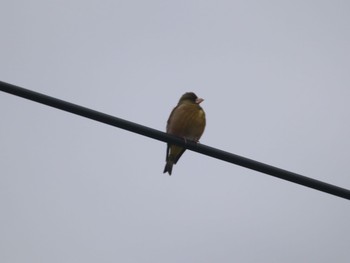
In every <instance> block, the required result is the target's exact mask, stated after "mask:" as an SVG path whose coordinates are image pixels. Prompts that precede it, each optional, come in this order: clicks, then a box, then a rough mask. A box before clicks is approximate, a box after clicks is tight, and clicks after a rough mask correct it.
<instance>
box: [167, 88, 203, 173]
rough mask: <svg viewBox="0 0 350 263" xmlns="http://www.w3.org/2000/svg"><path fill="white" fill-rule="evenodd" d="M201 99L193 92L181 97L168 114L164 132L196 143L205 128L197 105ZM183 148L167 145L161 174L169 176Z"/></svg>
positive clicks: (201, 110) (201, 113)
mask: <svg viewBox="0 0 350 263" xmlns="http://www.w3.org/2000/svg"><path fill="white" fill-rule="evenodd" d="M202 101H203V99H201V98H198V97H197V95H196V94H194V93H193V92H187V93H185V94H184V95H182V96H181V98H180V100H179V102H178V104H177V106H176V107H175V108H174V109H173V110H172V112H171V113H170V116H169V119H168V122H167V126H166V132H167V133H169V134H172V135H175V136H178V137H181V138H183V139H185V140H191V141H195V142H198V141H199V138H200V137H201V136H202V134H203V132H204V128H205V123H206V120H205V113H204V111H203V109H202V107H201V106H199V104H200V103H201V102H202ZM185 150H186V149H185V148H183V147H181V146H177V145H173V144H169V143H168V145H167V150H166V165H165V168H164V171H163V173H166V172H167V173H168V174H169V175H171V172H172V169H173V165H174V164H176V163H177V161H178V160H179V159H180V157H181V155H182V154H183V153H184V152H185Z"/></svg>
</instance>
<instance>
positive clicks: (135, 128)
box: [0, 81, 350, 200]
mask: <svg viewBox="0 0 350 263" xmlns="http://www.w3.org/2000/svg"><path fill="white" fill-rule="evenodd" d="M0 90H1V91H4V92H7V93H10V94H13V95H16V96H19V97H22V98H26V99H29V100H32V101H36V102H39V103H42V104H45V105H48V106H51V107H54V108H57V109H61V110H64V111H68V112H71V113H74V114H77V115H80V116H84V117H86V118H89V119H92V120H95V121H99V122H103V123H106V124H109V125H112V126H115V127H118V128H122V129H125V130H128V131H131V132H134V133H138V134H141V135H144V136H147V137H150V138H153V139H156V140H160V141H163V142H169V143H173V144H177V145H180V146H183V147H185V148H187V149H189V150H192V151H195V152H198V153H202V154H205V155H207V156H211V157H214V158H217V159H220V160H223V161H226V162H230V163H233V164H237V165H240V166H243V167H246V168H249V169H252V170H255V171H258V172H262V173H265V174H269V175H272V176H275V177H278V178H280V179H284V180H287V181H290V182H294V183H297V184H300V185H304V186H306V187H310V188H313V189H316V190H319V191H322V192H325V193H329V194H332V195H335V196H338V197H342V198H345V199H348V200H350V190H348V189H345V188H341V187H338V186H335V185H332V184H328V183H325V182H322V181H319V180H316V179H312V178H309V177H306V176H303V175H300V174H296V173H292V172H289V171H286V170H283V169H280V168H277V167H274V166H271V165H267V164H264V163H260V162H257V161H254V160H251V159H248V158H245V157H242V156H239V155H236V154H232V153H229V152H225V151H222V150H219V149H215V148H213V147H210V146H206V145H203V144H196V143H195V142H191V141H186V142H185V141H184V140H183V139H182V138H178V137H175V136H172V135H169V134H167V133H164V132H161V131H158V130H155V129H152V128H148V127H146V126H143V125H140V124H137V123H133V122H130V121H127V120H123V119H120V118H117V117H114V116H111V115H108V114H105V113H102V112H98V111H95V110H91V109H88V108H85V107H82V106H79V105H76V104H73V103H70V102H66V101H63V100H60V99H56V98H53V97H50V96H47V95H44V94H41V93H38V92H35V91H31V90H28V89H24V88H21V87H18V86H15V85H12V84H8V83H5V82H2V81H0Z"/></svg>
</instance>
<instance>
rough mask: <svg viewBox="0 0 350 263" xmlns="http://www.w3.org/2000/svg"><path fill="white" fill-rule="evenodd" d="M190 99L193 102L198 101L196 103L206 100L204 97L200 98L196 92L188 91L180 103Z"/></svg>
mask: <svg viewBox="0 0 350 263" xmlns="http://www.w3.org/2000/svg"><path fill="white" fill-rule="evenodd" d="M186 101H189V102H191V103H196V104H200V103H201V102H202V101H204V99H202V98H198V97H197V95H196V94H194V93H193V92H186V93H185V94H184V95H182V96H181V98H180V100H179V104H180V103H183V102H186Z"/></svg>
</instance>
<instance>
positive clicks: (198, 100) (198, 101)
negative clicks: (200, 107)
mask: <svg viewBox="0 0 350 263" xmlns="http://www.w3.org/2000/svg"><path fill="white" fill-rule="evenodd" d="M202 101H204V99H202V98H197V99H196V103H197V104H200V103H201V102H202Z"/></svg>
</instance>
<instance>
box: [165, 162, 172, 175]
mask: <svg viewBox="0 0 350 263" xmlns="http://www.w3.org/2000/svg"><path fill="white" fill-rule="evenodd" d="M173 164H174V162H172V161H167V162H166V164H165V167H164V171H163V173H166V172H168V174H169V175H171V171H172V170H173Z"/></svg>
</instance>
